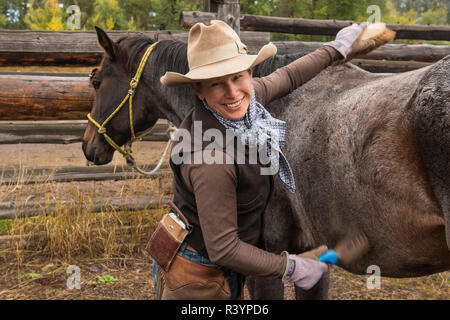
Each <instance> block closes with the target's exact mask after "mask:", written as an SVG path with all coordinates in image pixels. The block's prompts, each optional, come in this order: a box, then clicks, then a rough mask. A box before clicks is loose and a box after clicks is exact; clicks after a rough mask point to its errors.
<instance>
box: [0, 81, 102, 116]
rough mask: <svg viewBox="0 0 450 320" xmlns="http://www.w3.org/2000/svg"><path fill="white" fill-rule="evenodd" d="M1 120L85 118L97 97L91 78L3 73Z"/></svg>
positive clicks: (0, 90)
mask: <svg viewBox="0 0 450 320" xmlns="http://www.w3.org/2000/svg"><path fill="white" fill-rule="evenodd" d="M0 83H1V88H0V120H79V119H85V118H86V114H87V113H88V112H89V111H90V110H91V108H92V103H93V100H94V94H95V93H94V89H93V88H92V87H90V86H89V78H88V77H60V76H51V77H49V76H30V75H23V74H20V73H18V74H16V75H12V74H9V75H8V74H7V75H0Z"/></svg>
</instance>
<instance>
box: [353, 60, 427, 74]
mask: <svg viewBox="0 0 450 320" xmlns="http://www.w3.org/2000/svg"><path fill="white" fill-rule="evenodd" d="M351 63H353V64H354V65H356V66H358V67H360V68H361V69H364V70H366V71H369V72H374V73H398V72H407V71H412V70H416V69H420V68H423V67H427V66H429V65H431V64H432V63H429V62H416V61H379V60H365V59H353V60H352V61H351Z"/></svg>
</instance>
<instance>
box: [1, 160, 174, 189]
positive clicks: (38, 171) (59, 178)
mask: <svg viewBox="0 0 450 320" xmlns="http://www.w3.org/2000/svg"><path fill="white" fill-rule="evenodd" d="M155 166H156V165H155V164H151V165H141V167H142V168H143V169H144V170H147V171H150V170H152V169H153V168H154V167H155ZM171 173H172V172H171V171H170V170H169V169H168V167H167V165H162V166H161V168H160V170H158V171H157V172H156V173H155V174H154V175H151V176H149V175H145V176H144V175H142V174H140V173H138V172H136V171H134V169H132V168H129V167H127V166H119V167H114V166H90V167H65V168H54V167H53V168H32V169H24V170H20V169H18V168H14V169H13V170H11V169H3V170H2V171H1V175H0V184H14V185H16V184H38V183H49V182H71V181H106V180H126V179H136V178H142V179H154V178H157V177H162V176H170V175H171Z"/></svg>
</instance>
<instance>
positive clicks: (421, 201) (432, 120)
mask: <svg viewBox="0 0 450 320" xmlns="http://www.w3.org/2000/svg"><path fill="white" fill-rule="evenodd" d="M449 69H450V57H446V58H444V59H443V60H441V61H440V62H438V63H436V64H435V65H433V66H431V67H427V68H423V69H419V70H415V71H412V72H407V73H401V74H396V75H380V74H372V73H369V72H365V71H363V70H361V69H359V68H357V67H355V66H353V65H351V64H347V65H345V66H342V67H336V68H328V69H326V70H324V71H323V72H322V73H320V74H319V75H318V76H316V77H315V78H314V79H312V80H310V81H309V82H308V83H306V84H305V85H303V86H302V87H301V88H299V89H297V90H296V91H294V92H293V93H292V94H290V95H289V96H287V97H286V98H284V99H281V101H276V102H274V103H272V105H271V106H269V107H268V108H270V110H271V112H274V113H275V114H276V116H277V117H279V118H281V119H283V120H285V121H286V122H287V125H288V132H289V135H288V138H287V147H286V151H285V154H286V156H287V157H288V159H289V161H290V163H291V166H292V168H293V170H294V175H295V177H296V185H297V186H298V190H297V193H296V194H295V195H293V196H290V195H289V194H288V193H284V192H282V186H281V185H280V183H278V182H279V181H277V183H276V188H277V191H278V192H277V196H278V197H283V198H285V200H286V201H272V202H271V203H270V204H269V208H268V210H267V219H268V220H269V221H267V223H266V224H265V225H266V231H265V239H267V241H268V244H269V247H271V249H272V250H276V251H278V250H280V249H281V247H280V246H279V243H280V242H279V240H282V239H280V238H279V236H274V235H275V234H276V235H280V234H282V233H284V236H286V238H288V239H290V241H291V244H292V237H293V236H295V237H297V238H296V241H295V242H297V243H294V244H293V245H294V246H295V245H299V247H298V248H297V249H298V250H301V251H303V250H305V249H307V248H310V247H314V246H317V245H319V244H322V243H326V244H327V245H328V246H331V247H332V246H334V245H335V244H336V243H337V241H338V240H339V239H341V238H343V237H345V236H346V235H348V234H351V233H354V232H363V233H365V234H366V235H367V236H368V238H369V242H370V245H371V250H370V251H369V253H368V254H366V255H365V256H364V257H363V259H361V260H359V261H358V262H357V263H354V264H352V265H343V267H345V268H346V269H347V270H350V271H352V272H355V273H366V270H367V267H368V266H370V265H378V266H379V267H380V269H381V273H382V275H384V276H393V277H409V276H420V275H425V274H430V273H435V272H440V271H444V270H447V269H448V268H449V267H450V254H449V246H447V243H446V232H447V242H448V240H449V236H448V234H449V233H448V232H449V228H450V226H449V223H450V220H449V218H450V217H449V212H450V205H449V196H450V118H449V114H450V79H449V73H448V70H449ZM286 212H288V213H289V212H292V217H293V221H292V220H291V221H289V220H287V221H285V222H286V225H285V228H286V231H285V232H283V230H281V229H280V224H281V225H282V223H283V221H281V222H280V220H283V219H284V217H286V216H289V214H287V215H286V214H285V213H286ZM272 219H273V223H271V220H272ZM275 221H276V223H275ZM291 223H295V224H296V226H297V230H296V232H294V230H292V229H293V228H292V226H291V225H290V224H291ZM274 225H275V230H276V231H272V230H270V229H271V228H272V227H274ZM281 228H282V227H281ZM289 230H290V231H289ZM446 230H447V231H446ZM290 236H291V237H290ZM283 245H287V244H286V241H284V243H283Z"/></svg>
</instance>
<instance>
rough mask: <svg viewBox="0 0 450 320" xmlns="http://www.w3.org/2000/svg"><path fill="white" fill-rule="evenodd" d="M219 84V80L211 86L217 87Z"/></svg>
mask: <svg viewBox="0 0 450 320" xmlns="http://www.w3.org/2000/svg"><path fill="white" fill-rule="evenodd" d="M218 85H219V83H218V82H214V83H213V84H211V87H216V86H218Z"/></svg>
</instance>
